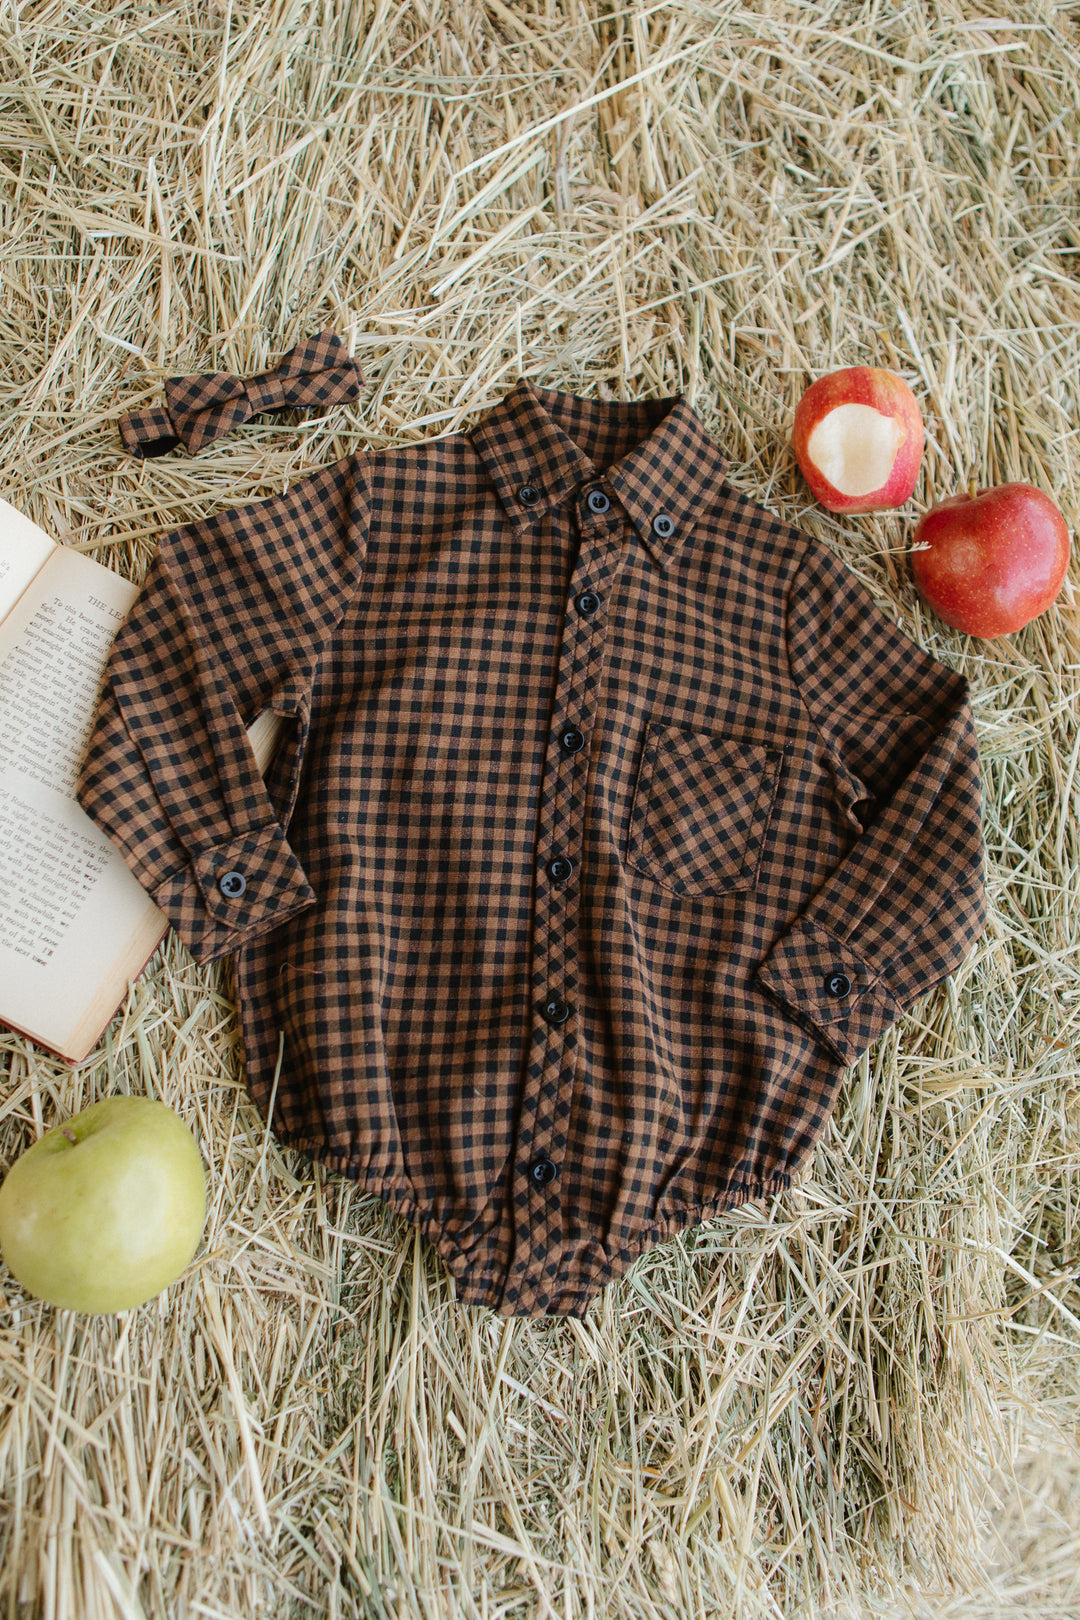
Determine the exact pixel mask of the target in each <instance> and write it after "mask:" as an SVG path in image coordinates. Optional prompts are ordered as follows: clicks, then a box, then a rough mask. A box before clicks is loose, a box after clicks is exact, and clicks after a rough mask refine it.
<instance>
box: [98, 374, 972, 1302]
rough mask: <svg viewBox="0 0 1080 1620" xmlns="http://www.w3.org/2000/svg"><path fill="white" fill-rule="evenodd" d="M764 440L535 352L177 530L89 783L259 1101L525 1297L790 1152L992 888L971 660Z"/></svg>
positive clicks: (759, 1183)
mask: <svg viewBox="0 0 1080 1620" xmlns="http://www.w3.org/2000/svg"><path fill="white" fill-rule="evenodd" d="M724 467H725V463H724V461H723V459H722V457H721V454H720V451H719V450H718V448H717V446H716V445H715V444H714V443H713V442H712V440H711V439H710V438H709V437H708V435H707V434H706V433H705V431H704V430H703V428H702V426H701V424H700V423H699V422H698V420H697V418H696V417H695V415H694V414H693V412H692V411H691V410H690V409H689V407H688V406H687V404H686V403H685V401H684V400H681V399H677V400H670V399H667V400H648V401H643V402H640V403H636V404H600V403H597V402H596V401H593V400H583V399H575V398H571V397H570V396H567V395H562V394H557V393H552V392H550V391H547V390H545V389H541V388H538V387H535V386H534V385H533V384H531V383H529V382H524V381H523V382H519V383H518V384H517V385H516V386H515V387H514V389H513V390H512V392H510V393H509V395H508V396H506V397H505V398H504V399H503V400H502V401H501V403H500V404H499V405H498V406H496V408H495V409H494V410H493V411H492V412H491V413H490V414H489V415H488V416H487V417H486V418H485V419H484V420H483V421H481V422H480V424H479V425H478V426H477V427H476V429H475V431H474V432H472V433H471V434H463V435H450V436H446V437H444V438H441V439H436V440H433V441H428V442H426V443H421V444H413V445H409V446H406V447H403V448H398V449H391V450H388V451H385V452H382V453H380V454H377V455H371V456H357V457H352V458H348V459H345V460H342V461H339V462H337V463H336V464H334V465H333V466H330V467H327V468H326V469H324V470H323V471H321V472H318V473H316V474H314V475H313V476H312V477H309V478H307V479H305V480H304V481H303V482H301V483H298V484H297V485H296V486H295V487H294V488H293V489H291V490H290V491H289V492H288V493H287V494H285V495H283V496H281V497H279V498H275V499H272V500H267V501H262V502H259V503H256V504H253V505H249V506H245V507H242V508H240V509H239V510H235V511H228V512H222V513H218V514H217V515H215V516H212V517H208V518H206V519H204V520H203V521H201V522H197V523H193V524H191V525H189V526H188V527H185V528H182V529H178V530H176V531H174V532H173V533H170V534H168V535H166V536H165V537H164V539H163V540H162V542H161V545H160V548H159V551H158V554H157V557H156V560H155V562H154V564H153V566H152V568H151V571H150V574H149V576H148V578H147V581H146V584H145V587H144V590H143V593H142V595H141V597H140V599H139V602H138V603H137V604H136V606H135V608H134V610H133V611H132V613H131V615H130V616H129V618H128V621H127V623H126V624H125V626H124V627H123V628H122V630H121V633H120V635H119V637H118V638H117V641H116V644H115V646H114V649H113V653H112V657H111V660H110V663H109V667H108V671H107V675H106V681H105V685H104V689H103V692H102V697H101V703H100V707H99V710H98V716H97V721H96V728H95V730H94V733H93V736H92V739H91V742H90V747H89V751H88V754H87V758H86V762H85V765H84V768H83V772H82V777H81V782H80V786H79V797H80V799H81V802H82V803H83V805H84V806H85V808H86V809H87V811H89V813H90V814H91V815H92V816H93V817H94V818H95V820H96V821H97V822H98V823H99V824H100V825H101V826H102V827H103V828H104V829H105V830H106V832H107V833H108V834H109V835H110V836H111V837H112V838H113V839H114V841H115V842H116V843H117V844H118V845H119V846H120V848H121V849H122V850H123V851H124V853H125V855H126V857H127V859H128V861H129V862H130V864H131V866H132V868H133V869H134V871H135V872H136V873H137V874H138V876H139V878H140V879H141V881H142V882H143V884H144V885H145V886H146V888H147V889H148V890H149V891H150V892H151V893H152V894H153V895H154V897H155V899H156V900H157V902H158V904H159V905H160V906H161V907H162V908H163V909H164V910H165V912H166V913H167V914H168V915H169V917H170V918H171V919H172V921H173V923H174V925H175V927H176V928H177V930H178V931H179V933H180V935H181V937H182V938H183V939H184V940H185V941H186V942H187V943H188V945H189V946H190V948H191V949H192V951H193V952H194V953H195V955H196V957H197V958H198V959H199V960H200V961H209V960H211V959H213V958H214V957H217V956H219V955H221V954H222V953H224V952H236V975H237V976H236V985H237V992H238V996H239V1000H240V1006H241V1013H242V1030H243V1042H244V1051H245V1056H246V1063H247V1078H248V1083H249V1085H250V1088H251V1092H252V1095H253V1097H254V1099H255V1101H256V1102H257V1104H258V1105H259V1106H260V1108H262V1109H263V1111H264V1112H265V1110H266V1109H267V1107H268V1105H269V1099H270V1092H271V1086H272V1083H273V1076H274V1071H275V1065H276V1063H277V1060H278V1053H279V1043H280V1042H281V1040H282V1038H283V1048H282V1050H283V1058H282V1067H281V1075H280V1082H279V1089H278V1094H277V1100H276V1104H275V1110H274V1115H273V1125H274V1128H275V1130H276V1131H277V1132H278V1135H279V1136H280V1138H281V1139H282V1140H283V1141H285V1142H287V1143H289V1144H291V1145H293V1146H295V1147H297V1148H299V1149H301V1150H302V1151H304V1152H305V1153H307V1154H309V1155H311V1156H312V1157H314V1158H318V1159H320V1160H321V1161H322V1162H323V1163H324V1164H325V1165H327V1166H328V1167H329V1168H331V1169H333V1170H337V1171H341V1172H344V1173H345V1174H347V1175H350V1176H354V1177H356V1178H357V1179H358V1180H359V1181H360V1182H361V1183H362V1184H363V1185H364V1186H365V1187H366V1188H368V1189H370V1190H371V1191H372V1192H374V1193H376V1194H377V1195H378V1196H380V1197H381V1198H383V1199H384V1200H386V1201H387V1202H388V1203H389V1204H391V1205H392V1206H393V1207H394V1208H396V1209H397V1210H399V1211H400V1212H401V1214H402V1215H403V1216H405V1217H406V1218H407V1219H408V1220H410V1221H412V1222H413V1223H414V1224H415V1225H417V1226H418V1227H420V1229H421V1230H422V1231H423V1232H424V1233H425V1234H426V1235H427V1237H428V1238H429V1239H430V1240H431V1241H432V1242H433V1243H434V1244H435V1245H436V1246H437V1248H438V1249H439V1251H440V1253H441V1254H442V1256H443V1257H444V1259H445V1262H446V1264H447V1266H448V1268H449V1270H450V1272H451V1273H452V1275H453V1276H454V1278H455V1279H456V1283H457V1289H458V1293H459V1296H460V1297H461V1298H462V1299H464V1300H465V1301H467V1302H470V1303H473V1304H478V1305H486V1306H491V1307H493V1308H494V1309H495V1310H497V1311H499V1312H501V1313H503V1314H505V1315H540V1314H543V1313H554V1314H569V1315H580V1314H583V1313H584V1311H585V1309H586V1307H587V1305H588V1303H589V1301H590V1300H591V1299H592V1298H593V1297H594V1296H595V1294H596V1293H597V1290H598V1289H599V1288H600V1287H601V1286H602V1285H603V1284H604V1283H605V1282H607V1281H608V1280H609V1279H611V1278H613V1277H615V1276H618V1275H619V1274H620V1273H622V1272H623V1271H625V1269H626V1268H627V1267H628V1266H629V1264H630V1263H631V1261H632V1260H633V1259H634V1258H635V1256H637V1255H639V1254H641V1253H642V1252H643V1251H644V1250H646V1249H647V1248H649V1247H650V1246H652V1245H654V1244H656V1243H658V1242H660V1241H662V1240H663V1239H665V1238H667V1237H669V1236H671V1235H673V1234H675V1233H677V1232H679V1231H681V1230H682V1229H684V1228H686V1227H688V1226H690V1225H692V1224H694V1223H696V1222H698V1221H700V1220H702V1219H704V1218H706V1217H710V1216H713V1215H715V1214H716V1213H717V1212H719V1211H721V1210H724V1209H727V1208H730V1207H732V1206H733V1205H736V1204H739V1203H741V1202H742V1201H744V1200H746V1199H757V1198H762V1197H765V1196H768V1195H770V1194H773V1193H775V1192H777V1191H779V1190H781V1189H783V1188H784V1187H786V1186H787V1185H788V1183H789V1180H790V1178H791V1177H792V1175H793V1174H795V1173H796V1172H797V1171H798V1170H799V1169H800V1167H802V1166H803V1165H804V1163H805V1161H806V1159H807V1156H808V1155H809V1153H810V1151H811V1149H812V1148H813V1146H814V1143H815V1142H816V1141H817V1139H818V1137H819V1136H820V1134H821V1131H822V1129H823V1127H824V1125H825V1122H826V1120H827V1119H828V1117H829V1114H830V1112H831V1110H832V1108H833V1106H834V1102H835V1098H836V1094H837V1089H838V1085H839V1081H840V1078H841V1074H842V1072H843V1068H844V1066H845V1065H846V1064H849V1063H851V1062H852V1061H853V1059H854V1058H855V1057H857V1055H858V1054H859V1053H860V1052H861V1051H862V1050H863V1049H864V1048H865V1047H866V1046H867V1045H868V1044H869V1043H870V1042H872V1041H875V1040H876V1039H877V1038H878V1036H879V1035H880V1034H881V1033H882V1031H883V1030H885V1029H886V1028H887V1027H888V1026H889V1024H890V1023H891V1022H892V1021H893V1020H894V1019H895V1018H896V1017H897V1015H898V1014H899V1012H900V1011H901V1009H902V1008H904V1007H906V1006H908V1005H910V1004H911V1003H912V1001H914V1000H915V999H916V998H917V997H919V996H921V995H922V994H923V993H924V992H925V991H927V990H929V989H930V988H931V987H932V986H933V985H935V984H937V983H938V982H939V981H940V980H941V979H942V978H943V977H944V976H945V975H947V974H948V973H949V972H950V971H951V970H952V969H953V968H955V967H956V966H957V965H958V964H959V962H960V961H961V959H962V958H963V957H964V955H965V953H966V952H967V950H968V948H969V946H970V945H971V944H972V942H973V941H974V940H975V939H976V937H977V936H978V934H979V932H980V930H981V928H982V925H983V917H984V911H983V896H982V884H981V874H982V844H981V832H980V819H979V806H980V794H979V774H978V760H977V755H976V748H975V739H974V735H973V729H972V721H971V714H970V710H969V706H968V698H967V690H966V687H965V684H964V681H963V680H962V679H961V678H960V676H958V675H957V674H955V673H953V672H952V671H951V670H949V669H948V668H945V667H943V666H942V665H941V664H939V663H936V662H934V660H932V659H931V658H929V657H928V656H927V655H926V654H925V653H924V652H922V651H921V650H920V649H919V648H918V647H917V646H915V645H914V644H913V643H912V642H911V641H910V640H908V639H907V638H906V637H904V636H902V635H901V634H900V633H899V632H898V631H897V630H896V629H895V628H894V626H893V625H892V624H891V623H890V622H889V621H888V619H887V618H886V617H885V616H884V615H883V614H882V613H881V612H879V611H878V609H877V608H876V607H875V606H874V605H873V603H872V602H871V601H870V599H869V597H868V596H867V594H866V593H865V591H864V590H863V589H862V587H861V586H860V585H859V584H858V582H857V581H856V580H855V579H854V577H853V576H852V575H851V574H850V573H849V572H848V571H847V570H846V569H844V568H843V567H842V566H841V565H840V564H839V563H838V562H837V561H836V560H835V559H834V557H833V556H832V555H831V553H830V552H829V551H828V550H827V549H825V548H824V547H822V546H820V545H818V544H817V543H815V542H814V541H812V540H811V539H809V538H808V537H807V536H806V535H804V534H802V533H800V532H799V531H798V530H795V529H792V528H790V527H788V526H786V525H785V524H783V523H781V522H780V521H779V520H778V519H777V518H775V517H773V516H772V515H771V514H770V513H769V512H767V511H765V510H764V509H763V508H761V507H759V506H756V505H755V504H754V503H753V502H751V501H749V500H747V499H745V498H744V497H743V496H742V495H740V494H738V493H737V492H736V491H735V490H734V489H733V488H732V487H731V486H730V485H729V484H728V483H727V482H726V481H725V479H724ZM267 705H269V706H270V707H272V708H273V709H274V710H275V711H276V712H278V713H279V714H282V715H284V716H286V717H288V728H287V732H286V736H285V741H284V744H283V746H282V747H281V748H280V750H279V752H278V754H277V755H276V757H275V761H274V764H273V766H272V768H271V770H270V772H269V773H268V776H267V779H266V782H265V785H264V783H263V781H262V780H261V779H260V777H259V775H258V773H257V771H256V768H255V764H254V760H253V758H252V756H251V753H250V750H249V748H248V744H247V740H246V737H245V732H244V728H245V727H246V726H247V725H248V724H249V723H250V721H251V720H252V719H253V718H254V716H255V715H256V714H257V713H258V712H259V711H260V710H261V709H263V708H264V707H266V706H267Z"/></svg>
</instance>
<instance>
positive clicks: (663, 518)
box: [652, 512, 675, 540]
mask: <svg viewBox="0 0 1080 1620" xmlns="http://www.w3.org/2000/svg"><path fill="white" fill-rule="evenodd" d="M652 532H653V534H658V535H659V536H660V538H661V540H669V539H670V538H671V536H672V535H673V534H674V533H675V519H674V518H671V517H669V516H668V514H667V513H666V512H657V514H656V516H655V517H654V518H653V520H652Z"/></svg>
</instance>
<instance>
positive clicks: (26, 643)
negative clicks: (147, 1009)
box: [0, 513, 280, 1061]
mask: <svg viewBox="0 0 1080 1620" xmlns="http://www.w3.org/2000/svg"><path fill="white" fill-rule="evenodd" d="M17 515H18V514H16V516H17ZM26 521H27V520H25V519H24V520H23V522H24V523H26ZM5 524H7V518H6V516H5V515H4V514H3V513H0V541H2V538H3V535H4V533H5V532H7V533H8V535H9V536H11V535H13V534H14V532H15V531H14V530H13V529H12V528H11V526H10V525H8V527H7V529H6V531H5ZM28 529H29V535H27V534H25V533H24V534H23V535H22V538H21V540H20V541H19V542H18V544H12V545H10V546H9V547H8V550H7V552H6V553H4V555H6V556H7V558H8V561H9V562H10V564H11V567H10V568H9V573H8V577H9V578H12V579H13V578H15V577H16V575H18V574H19V573H20V570H21V575H22V579H23V583H22V585H21V588H20V591H19V595H18V599H17V601H16V602H15V604H14V606H13V607H11V608H10V609H9V611H8V613H7V616H6V617H5V618H4V619H3V621H2V622H0V1022H3V1023H6V1024H9V1025H11V1026H12V1027H13V1028H15V1029H19V1030H21V1031H23V1033H24V1034H27V1035H29V1036H30V1037H31V1038H32V1039H34V1040H36V1041H39V1042H40V1043H41V1044H42V1045H44V1046H48V1047H51V1048H52V1049H53V1050H55V1051H58V1052H60V1053H61V1055H62V1056H64V1057H67V1058H70V1059H71V1060H73V1061H79V1060H80V1059H81V1058H82V1057H84V1056H85V1055H86V1053H87V1052H88V1051H89V1050H90V1048H91V1047H92V1045H93V1043H94V1042H95V1041H96V1039H97V1037H98V1035H99V1034H100V1033H101V1030H102V1029H103V1028H104V1026H105V1024H106V1023H107V1022H108V1021H109V1019H110V1018H111V1017H112V1014H113V1013H114V1012H115V1011H116V1008H117V1007H118V1006H119V1004H120V1002H121V1001H122V1000H123V997H124V993H125V990H126V987H127V983H128V980H129V979H131V978H135V977H136V976H137V975H138V973H139V972H140V971H141V969H142V968H143V967H144V965H145V963H146V961H147V960H148V958H149V957H150V955H151V954H152V953H153V951H154V948H155V946H156V945H157V943H158V941H159V940H160V939H161V937H162V935H163V934H164V932H165V930H166V928H167V926H168V923H167V920H166V918H165V916H164V915H163V913H162V912H161V911H159V910H158V908H157V907H156V906H155V905H154V903H153V901H152V900H151V898H150V896H149V895H148V894H147V893H146V891H145V890H144V889H143V887H142V885H141V884H140V883H139V882H138V880H137V879H136V878H135V876H134V875H133V874H132V873H131V872H130V871H129V870H128V867H127V865H126V863H125V861H124V858H123V856H122V855H121V854H120V852H119V850H117V849H116V848H115V846H114V845H113V844H112V843H111V842H110V840H109V839H108V838H107V837H106V836H105V834H104V833H102V832H101V831H99V829H98V828H97V826H95V824H94V823H93V822H92V821H91V820H90V817H89V816H87V815H86V813H85V811H84V810H83V809H82V808H81V806H80V805H79V804H78V802H77V801H76V799H75V786H76V782H77V779H78V773H79V769H80V767H81V764H82V760H83V755H84V754H85V752H86V745H87V742H88V740H89V733H90V729H91V726H92V724H93V719H94V713H95V710H96V707H97V698H98V693H99V691H100V688H101V679H102V674H103V672H104V667H105V662H106V659H107V657H108V653H109V648H110V646H111V645H112V642H113V639H114V637H115V635H116V632H117V631H118V630H119V628H120V625H121V624H122V622H123V620H124V618H125V616H126V614H127V612H128V609H129V608H130V607H131V605H132V603H133V602H134V601H135V599H136V597H137V595H138V587H137V586H136V585H134V584H132V583H131V582H130V581H128V580H125V579H121V578H120V576H119V575H118V574H113V573H111V572H110V570H109V569H107V568H104V567H102V565H101V564H100V563H97V562H94V561H93V560H92V559H91V558H89V557H85V556H83V555H82V554H81V553H80V552H77V551H72V550H70V549H69V548H67V547H64V546H57V545H54V544H53V543H52V542H51V541H49V540H48V539H47V537H46V536H43V535H42V534H41V531H40V530H39V529H37V528H36V527H35V526H34V525H33V524H28ZM41 542H44V546H45V550H46V553H47V560H46V561H45V562H44V564H42V562H41V561H40V559H41V555H42V546H41ZM23 543H26V544H27V546H28V550H29V551H30V552H31V553H32V554H33V557H34V559H35V564H36V566H34V567H33V568H31V566H30V565H29V564H28V563H27V562H26V561H25V559H23V558H22V557H20V555H19V545H20V544H23ZM27 578H28V582H27ZM279 729H280V720H279V717H278V716H277V715H275V714H272V713H271V712H269V711H267V712H265V713H264V714H262V715H260V716H259V717H258V718H257V719H256V720H255V721H254V722H253V724H252V725H251V727H250V728H249V731H248V735H249V737H250V738H251V741H252V747H253V749H254V752H255V756H256V759H257V762H258V765H259V768H260V770H265V769H266V767H267V765H268V763H269V760H270V758H271V755H272V753H273V749H274V746H275V742H276V738H277V735H278V733H279Z"/></svg>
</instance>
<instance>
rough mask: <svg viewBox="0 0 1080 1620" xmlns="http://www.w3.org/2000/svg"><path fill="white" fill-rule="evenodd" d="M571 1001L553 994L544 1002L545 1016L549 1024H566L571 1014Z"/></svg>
mask: <svg viewBox="0 0 1080 1620" xmlns="http://www.w3.org/2000/svg"><path fill="white" fill-rule="evenodd" d="M570 1010H571V1009H570V1003H569V1002H568V1001H564V1000H563V998H562V997H561V996H552V997H551V1000H550V1001H545V1002H544V1017H545V1018H546V1019H547V1021H548V1023H549V1024H565V1023H566V1020H567V1019H568V1018H569V1016H570Z"/></svg>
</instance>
